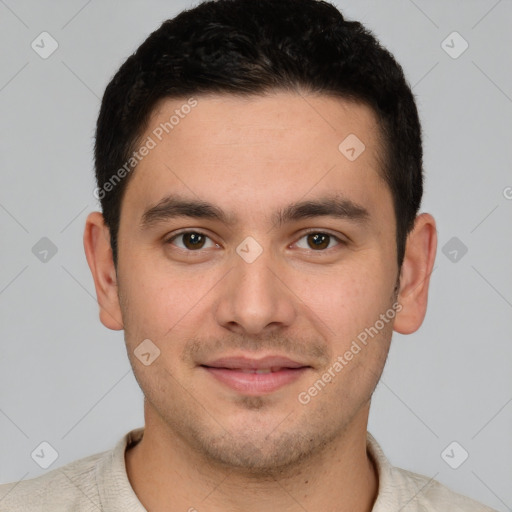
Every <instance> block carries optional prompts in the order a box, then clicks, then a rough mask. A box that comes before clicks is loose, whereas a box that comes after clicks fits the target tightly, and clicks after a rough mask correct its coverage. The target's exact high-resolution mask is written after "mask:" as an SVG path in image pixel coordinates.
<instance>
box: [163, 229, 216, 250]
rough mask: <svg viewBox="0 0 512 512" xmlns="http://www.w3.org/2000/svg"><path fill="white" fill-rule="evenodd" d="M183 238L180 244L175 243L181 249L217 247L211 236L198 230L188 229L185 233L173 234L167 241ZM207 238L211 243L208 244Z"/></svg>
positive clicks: (171, 241)
mask: <svg viewBox="0 0 512 512" xmlns="http://www.w3.org/2000/svg"><path fill="white" fill-rule="evenodd" d="M179 239H181V240H182V243H181V245H180V244H174V245H176V246H177V247H179V248H180V249H189V250H191V251H195V250H197V249H205V248H208V247H215V246H216V245H217V244H215V243H214V242H213V241H212V240H211V238H210V237H208V236H206V235H203V233H198V232H197V231H187V232H185V233H180V234H179V235H175V236H173V237H172V238H171V239H169V240H168V241H167V243H174V241H175V240H179ZM207 240H208V241H209V242H210V245H207Z"/></svg>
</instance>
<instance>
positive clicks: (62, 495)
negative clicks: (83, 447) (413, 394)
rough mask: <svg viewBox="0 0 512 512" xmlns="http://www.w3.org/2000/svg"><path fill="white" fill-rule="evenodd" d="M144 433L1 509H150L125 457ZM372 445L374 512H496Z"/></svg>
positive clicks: (4, 488) (12, 494)
mask: <svg viewBox="0 0 512 512" xmlns="http://www.w3.org/2000/svg"><path fill="white" fill-rule="evenodd" d="M143 432H144V429H143V428H139V429H135V430H132V431H131V432H128V434H126V435H125V436H123V438H122V439H121V440H120V441H119V442H118V443H117V445H116V446H115V447H114V449H113V450H109V451H106V452H102V453H98V454H95V455H91V456H89V457H86V458H83V459H79V460H76V461H74V462H71V463H70V464H67V465H65V466H62V467H60V468H57V469H54V470H51V471H49V472H47V473H45V474H43V475H41V476H39V477H37V478H33V479H31V480H24V481H20V482H14V483H10V484H3V485H0V512H36V511H37V512H100V511H101V512H146V509H145V508H144V507H143V506H142V504H141V503H140V502H139V500H138V498H137V496H136V494H135V492H134V491H133V489H132V487H131V485H130V481H129V480H128V476H127V473H126V465H125V457H124V454H125V450H126V447H127V446H129V445H131V444H133V443H136V442H138V441H139V440H140V439H141V437H142V435H143ZM367 447H368V453H369V454H370V456H371V457H372V458H373V460H374V461H375V466H376V468H377V471H378V478H379V492H378V496H377V499H376V501H375V504H374V507H373V509H372V510H373V512H399V511H400V512H431V511H443V512H444V511H450V512H463V511H464V512H477V511H478V512H484V511H487V512H493V509H491V508H489V507H486V506H485V505H482V504H480V503H478V502H476V501H473V500H471V499H469V498H467V497H465V496H462V495H460V494H456V493H455V492H453V491H451V490H450V489H448V488H447V487H445V486H443V485H441V484H440V483H438V482H436V481H435V480H432V479H430V478H428V477H426V476H422V475H418V474H416V473H411V472H410V471H406V470H404V469H399V468H395V467H393V466H391V464H390V463H389V461H388V460H387V458H386V456H385V455H384V452H383V451H382V449H381V447H380V446H379V444H378V443H377V441H376V440H375V439H374V438H373V436H372V435H371V434H370V433H369V432H368V433H367ZM494 512H495V511H494Z"/></svg>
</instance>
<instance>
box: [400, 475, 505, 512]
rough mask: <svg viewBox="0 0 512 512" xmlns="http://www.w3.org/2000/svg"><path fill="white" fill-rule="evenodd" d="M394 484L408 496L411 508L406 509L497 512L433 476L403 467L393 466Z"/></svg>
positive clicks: (406, 508)
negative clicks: (450, 487) (413, 471)
mask: <svg viewBox="0 0 512 512" xmlns="http://www.w3.org/2000/svg"><path fill="white" fill-rule="evenodd" d="M392 475H393V480H394V484H395V485H396V486H399V487H401V492H403V493H404V494H405V495H406V496H408V499H409V500H410V501H409V508H408V507H405V509H404V510H418V511H420V510H421V511H437V510H446V509H447V508H449V510H450V512H495V511H494V509H492V508H490V507H487V506H486V505H484V504H482V503H480V502H478V501H475V500H473V499H471V498H468V497H467V496H463V495H462V494H459V493H456V492H455V491H452V490H451V489H449V488H448V487H446V486H445V485H443V484H441V483H440V482H438V481H437V480H434V479H433V478H429V477H427V476H424V475H419V474H417V473H412V472H411V471H406V470H405V469H401V468H396V467H394V468H392Z"/></svg>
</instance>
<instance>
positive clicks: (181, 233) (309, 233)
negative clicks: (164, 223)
mask: <svg viewBox="0 0 512 512" xmlns="http://www.w3.org/2000/svg"><path fill="white" fill-rule="evenodd" d="M190 233H194V234H197V235H202V236H204V237H206V238H208V239H209V240H211V241H212V242H213V243H214V244H215V245H217V246H218V245H219V244H217V243H216V242H214V241H213V240H212V238H211V237H210V236H208V235H207V234H206V233H203V232H202V231H201V230H195V229H189V230H185V231H180V232H179V233H175V234H174V235H172V236H171V237H170V238H168V239H167V240H166V241H165V243H166V244H169V245H173V244H172V242H173V241H174V240H175V239H176V238H178V237H180V236H182V235H186V234H190ZM311 234H315V235H316V234H321V235H327V236H329V237H330V238H331V239H334V240H335V241H336V242H338V244H337V245H336V246H334V247H338V246H344V245H347V242H346V241H345V240H343V239H341V238H339V237H338V236H336V235H333V234H332V233H329V232H328V231H321V230H318V229H311V230H309V231H306V232H304V233H303V234H302V235H301V237H300V238H299V239H298V240H302V239H303V238H304V237H307V236H308V235H311ZM334 247H327V248H326V249H319V250H315V249H304V250H307V251H308V252H310V253H322V252H327V251H328V250H330V249H334ZM178 249H180V250H182V251H185V252H188V253H196V252H197V253H201V252H203V250H202V248H201V249H197V250H195V251H194V250H190V249H183V248H181V247H178Z"/></svg>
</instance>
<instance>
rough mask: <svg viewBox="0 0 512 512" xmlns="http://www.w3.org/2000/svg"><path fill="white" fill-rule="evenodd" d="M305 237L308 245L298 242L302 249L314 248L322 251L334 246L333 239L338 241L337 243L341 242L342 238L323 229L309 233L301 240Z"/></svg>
mask: <svg viewBox="0 0 512 512" xmlns="http://www.w3.org/2000/svg"><path fill="white" fill-rule="evenodd" d="M303 239H306V246H305V245H301V244H300V243H297V245H298V247H300V248H301V249H312V250H314V251H322V250H323V249H328V248H330V247H332V243H331V242H333V241H336V242H337V244H339V243H340V242H341V240H339V239H338V238H337V237H335V236H334V235H330V234H328V233H322V232H321V231H317V232H311V233H307V234H306V235H304V236H303V237H302V238H301V239H300V240H303ZM335 245H336V244H335Z"/></svg>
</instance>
